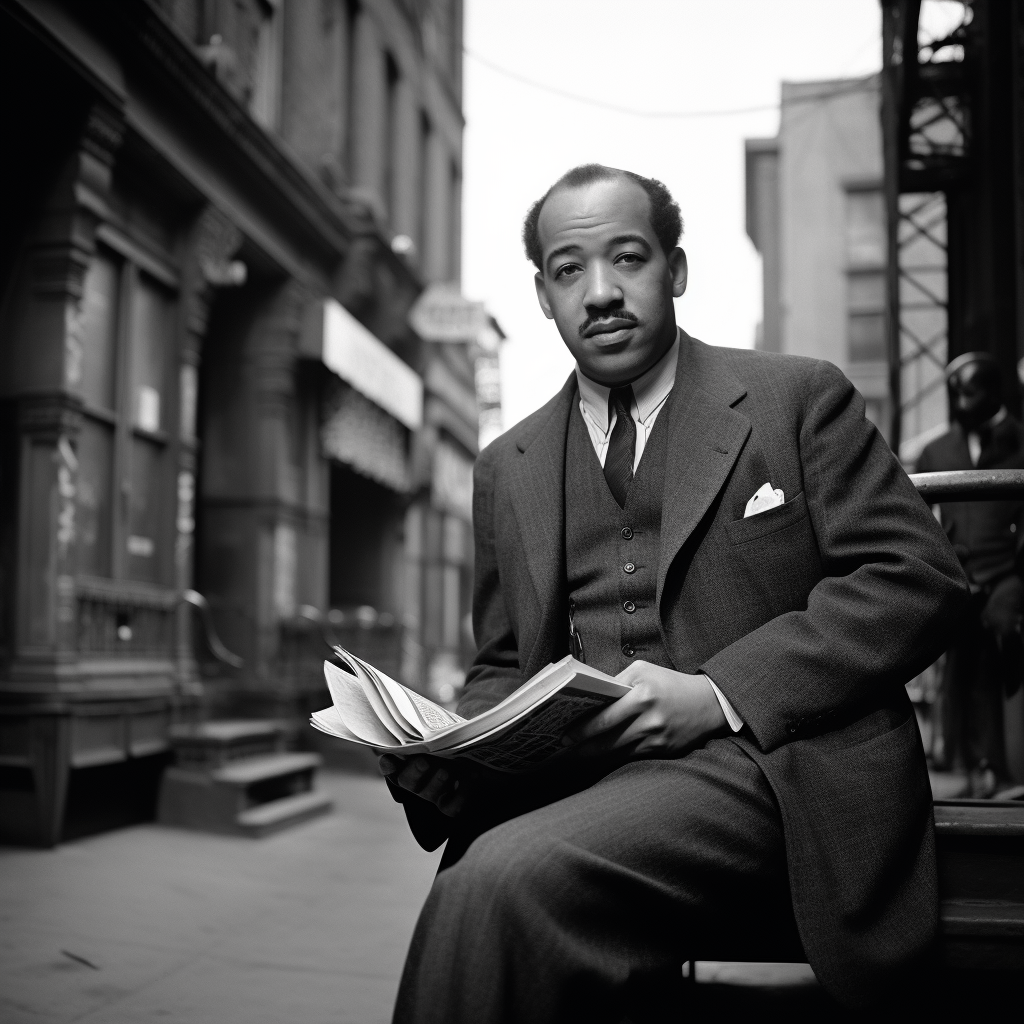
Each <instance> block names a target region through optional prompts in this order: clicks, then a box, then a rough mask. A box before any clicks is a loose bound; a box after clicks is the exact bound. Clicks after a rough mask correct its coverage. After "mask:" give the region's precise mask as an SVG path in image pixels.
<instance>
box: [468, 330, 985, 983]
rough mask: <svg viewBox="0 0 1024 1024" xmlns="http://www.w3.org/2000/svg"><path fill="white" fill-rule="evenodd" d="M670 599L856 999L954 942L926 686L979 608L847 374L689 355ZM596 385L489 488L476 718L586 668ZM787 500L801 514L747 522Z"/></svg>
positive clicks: (712, 353)
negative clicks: (944, 898) (573, 417)
mask: <svg viewBox="0 0 1024 1024" xmlns="http://www.w3.org/2000/svg"><path fill="white" fill-rule="evenodd" d="M675 389H676V391H675V395H674V397H673V400H672V403H671V406H670V407H669V408H670V409H671V414H670V421H669V424H668V426H669V438H668V455H667V458H666V468H665V481H664V504H663V511H662V531H661V551H660V557H659V562H658V578H657V600H658V605H659V611H660V617H661V628H662V632H663V638H664V644H665V649H666V651H667V652H668V654H669V656H670V658H671V660H672V663H673V665H674V666H675V667H676V669H677V670H679V671H683V672H697V671H704V672H706V673H707V674H708V675H709V676H710V677H711V678H712V679H713V680H714V681H715V683H716V684H717V685H718V686H719V687H720V688H721V690H722V691H723V692H724V693H725V695H726V696H727V697H728V699H729V700H730V702H731V703H732V705H733V707H734V708H735V709H736V711H737V712H738V713H739V715H740V716H741V717H742V719H743V721H744V723H746V725H745V728H744V730H743V732H742V733H741V734H740V738H739V742H740V743H741V744H742V745H743V746H744V748H745V749H746V750H747V751H748V753H749V754H750V756H751V757H752V758H753V759H754V760H755V761H756V762H757V763H758V764H759V765H760V766H761V768H762V770H763V772H764V774H765V776H766V777H767V779H768V781H769V782H770V784H771V786H772V787H773V789H774V791H775V794H776V797H777V799H778V803H779V807H780V809H781V814H782V820H783V826H784V830H785V836H786V849H787V857H788V865H789V875H790V883H791V889H792V896H793V906H794V911H795V914H796V918H797V922H798V925H799V929H800V935H801V939H802V942H803V944H804V948H805V950H806V952H807V955H808V957H809V959H810V961H811V963H812V964H813V966H814V968H815V970H816V972H817V973H818V976H819V978H820V979H821V980H822V982H823V983H824V984H826V985H827V986H828V987H829V988H830V989H831V990H832V991H833V992H834V993H835V994H837V995H840V996H841V997H843V998H845V999H847V1000H850V1001H853V1002H857V1001H861V1000H863V999H864V997H865V996H866V995H869V994H870V993H871V992H872V991H874V990H875V989H876V986H877V985H879V984H880V983H882V982H883V981H885V980H888V978H889V977H891V975H892V973H893V972H894V971H898V970H899V969H900V968H901V967H903V966H905V965H906V964H907V963H908V962H910V960H912V959H913V958H914V957H915V956H916V955H917V954H918V953H920V952H921V951H922V950H923V949H925V948H926V947H927V946H928V945H929V943H930V942H931V940H932V939H933V937H934V934H935V931H936V928H937V896H936V876H935V858H934V837H933V830H932V828H933V827H932V809H931V793H930V789H929V784H928V776H927V772H926V768H925V762H924V756H923V751H922V748H921V741H920V738H919V735H918V730H917V724H916V720H915V718H914V714H913V710H912V708H911V706H910V703H909V700H908V699H907V696H906V691H905V689H904V684H905V683H906V682H907V681H908V680H909V679H910V678H911V677H912V676H913V675H914V674H916V673H917V672H919V671H920V670H922V669H923V668H924V667H925V666H926V665H928V664H929V663H930V662H931V661H932V660H934V658H935V657H936V656H937V655H938V654H939V652H940V651H941V649H942V647H943V635H944V633H945V631H946V630H947V629H948V628H949V627H950V625H951V624H952V622H953V621H954V619H955V618H956V616H957V614H958V612H959V611H960V610H961V608H962V607H963V605H964V603H965V601H966V597H967V590H966V586H965V580H964V576H963V572H962V570H961V569H960V566H959V564H958V563H957V560H956V558H955V557H954V555H953V552H952V551H951V550H950V547H949V544H948V542H947V541H946V538H945V537H944V535H943V533H942V531H941V529H940V528H939V526H938V524H937V523H936V522H935V520H934V518H933V517H932V515H931V514H930V512H929V510H928V508H927V506H926V505H925V503H924V502H923V501H922V500H921V498H920V497H919V496H918V494H917V493H916V491H915V490H914V487H913V485H912V484H911V483H910V481H909V480H908V478H907V476H906V474H905V473H904V471H903V470H902V468H901V467H900V466H899V464H898V463H897V461H896V460H895V458H894V457H893V456H892V454H891V453H890V451H889V449H888V447H887V445H886V444H885V442H884V441H883V439H882V438H881V437H880V436H879V435H878V433H877V432H876V431H875V429H874V428H873V427H872V426H871V425H870V424H869V423H868V422H867V421H866V420H865V419H864V403H863V400H862V399H861V397H860V395H859V394H858V393H857V392H856V391H855V390H854V388H853V386H852V385H851V384H850V383H849V381H848V380H846V378H845V377H844V376H843V375H842V373H840V371H839V370H837V369H836V368H835V367H834V366H832V365H831V364H828V363H824V362H819V361H816V360H810V359H803V358H796V357H789V356H780V355H774V354H768V353H761V352H752V351H747V350H738V349H727V348H717V347H712V346H708V345H704V344H703V343H701V342H699V341H696V340H693V339H691V338H689V337H687V336H686V335H685V334H684V335H683V339H682V345H681V348H680V354H679V364H678V371H677V377H676V384H675ZM576 400H577V399H576V385H575V378H574V377H570V379H569V380H568V381H567V382H566V384H565V386H564V387H563V388H562V390H561V391H560V392H559V394H558V395H556V396H555V398H553V399H552V400H551V401H550V402H548V403H547V405H545V406H544V407H543V408H541V409H540V410H538V411H537V412H536V413H534V414H533V415H532V416H530V417H528V418H527V419H525V420H524V421H522V422H521V423H519V424H517V425H516V426H515V427H513V428H512V429H511V430H509V431H508V432H507V433H505V434H504V435H503V436H502V437H500V438H498V440H497V441H495V442H494V443H493V444H492V445H490V446H489V447H488V448H487V449H486V450H485V451H484V452H483V453H482V454H481V456H480V458H479V460H478V462H477V466H476V475H475V492H474V529H475V534H476V589H475V596H474V630H475V634H476V638H477V643H478V644H479V648H480V650H479V654H478V655H477V658H476V661H475V663H474V665H473V667H472V668H471V670H470V672H469V675H468V679H467V684H466V689H465V692H464V695H463V697H462V699H461V701H460V703H459V711H460V713H461V714H464V715H467V716H472V715H476V714H479V713H480V712H482V711H483V710H484V709H486V708H488V707H490V706H492V705H493V704H495V703H497V702H498V701H499V700H501V699H502V698H504V697H505V696H507V695H508V694H509V693H510V692H511V691H512V690H514V689H515V688H516V687H517V686H519V685H520V683H522V682H523V681H524V680H526V679H528V678H529V677H530V676H532V675H533V674H534V673H535V672H537V671H539V670H540V669H541V668H543V667H544V666H545V665H547V664H548V663H549V662H550V661H553V660H556V659H558V658H561V657H563V656H564V655H565V654H566V653H567V650H568V647H567V640H568V634H567V604H568V597H567V593H566V572H565V551H564V545H565V542H564V537H565V522H564V518H565V509H564V496H563V495H564V492H563V479H564V464H565V449H566V432H567V426H568V422H569V415H570V412H571V410H572V407H573V405H574V403H575V402H576ZM766 481H770V482H771V484H772V485H773V486H774V487H781V488H783V490H784V492H785V496H786V502H785V504H784V505H782V506H781V507H778V508H775V509H772V510H770V511H768V512H764V513H761V514H760V515H757V516H753V517H751V518H748V519H744V518H743V512H744V508H745V505H746V502H747V500H748V499H749V498H750V497H751V495H753V494H754V492H755V491H756V490H757V489H758V488H759V487H760V486H761V485H762V484H764V483H765V482H766Z"/></svg>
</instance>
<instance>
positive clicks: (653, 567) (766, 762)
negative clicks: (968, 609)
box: [382, 165, 966, 1022]
mask: <svg viewBox="0 0 1024 1024" xmlns="http://www.w3.org/2000/svg"><path fill="white" fill-rule="evenodd" d="M681 229H682V224H681V220H680V217H679V210H678V207H677V206H676V204H675V203H674V202H673V200H672V198H671V196H669V194H668V192H667V190H666V189H665V188H664V186H663V185H661V184H660V183H658V182H656V181H653V180H649V179H645V178H641V177H639V176H638V175H634V174H631V173H628V172H624V171H619V170H615V169H613V168H607V167H602V166H599V165H587V166H584V167H580V168H576V169H575V170H573V171H570V172H569V173H568V174H566V175H565V176H564V177H563V178H562V179H560V180H559V181H558V182H557V183H556V184H555V185H554V186H553V187H552V189H551V190H550V191H549V192H548V193H547V194H546V195H545V196H544V197H543V198H542V199H541V200H540V201H539V202H538V203H537V204H536V205H535V206H534V208H533V209H532V210H531V212H530V214H529V216H528V217H527V221H526V227H525V230H524V240H525V243H526V248H527V253H528V256H529V257H530V258H531V259H532V260H533V262H534V263H535V265H536V266H537V274H536V285H537V296H538V299H539V301H540V305H541V309H542V310H543V312H544V314H545V315H546V316H548V317H550V318H552V319H554V321H555V324H556V325H557V327H558V330H559V333H560V335H561V337H562V339H563V340H564V342H565V344H566V345H567V346H568V348H569V350H570V351H571V352H572V354H573V355H574V357H575V358H576V362H577V369H576V372H575V373H573V374H572V375H571V376H570V378H569V379H568V380H567V381H566V383H565V385H564V386H563V387H562V390H561V391H560V393H559V394H558V395H556V396H555V398H554V399H552V400H551V401H550V402H549V403H548V404H547V405H545V406H544V407H543V408H542V409H540V410H539V411H538V412H536V413H534V414H533V415H532V416H530V417H528V418H527V419H526V420H524V421H523V422H521V423H520V424H518V425H517V426H515V427H513V428H512V429H511V430H509V431H508V432H507V433H506V434H505V435H503V436H502V437H501V438H499V439H498V440H497V441H496V442H495V443H494V444H492V445H491V446H490V447H489V448H488V449H487V450H486V451H484V452H483V453H482V455H481V456H480V458H479V460H478V462H477V467H476V476H475V491H474V530H475V537H476V587H475V595H474V629H475V633H476V638H477V642H478V644H479V649H480V650H479V654H478V655H477V658H476V661H475V663H474V665H473V667H472V669H471V671H470V673H469V677H468V680H467V685H466V689H465V693H464V695H463V697H462V698H461V701H460V704H459V710H460V712H461V713H462V714H464V715H469V716H472V715H475V714H479V713H480V712H481V711H482V710H484V709H485V708H487V707H490V706H492V705H493V704H495V703H496V702H498V701H499V700H501V699H502V698H503V697H505V696H506V695H507V694H509V693H511V692H512V691H513V690H514V689H515V688H516V687H517V686H519V685H520V684H521V683H522V682H523V681H524V680H526V679H528V678H529V677H530V676H532V675H533V674H534V673H535V672H537V671H538V670H539V669H541V668H542V667H544V665H546V664H547V663H549V662H551V661H553V660H555V659H558V658H561V657H563V656H564V655H565V654H566V653H567V652H568V651H569V644H570V632H569V630H570V622H571V624H572V629H573V633H574V634H578V636H579V637H580V638H581V639H582V644H583V648H584V653H585V656H586V658H587V660H588V662H590V663H591V664H594V665H596V666H597V667H598V668H601V669H603V670H605V671H608V672H612V673H617V674H618V675H619V677H620V678H621V679H623V680H625V681H627V682H629V683H630V684H632V685H633V690H632V692H631V693H630V694H629V695H627V696H626V697H623V698H622V699H621V700H619V701H618V702H616V703H615V704H613V705H611V706H610V707H608V708H607V709H605V710H604V711H602V712H600V713H599V714H597V716H596V717H595V718H593V719H592V720H591V721H589V722H588V723H587V724H585V725H583V726H580V727H577V729H576V731H575V732H574V733H573V734H572V735H570V736H569V737H567V741H568V743H569V744H570V745H569V746H568V747H567V750H566V753H565V755H564V760H563V763H562V764H561V765H558V766H556V767H554V768H552V769H551V770H550V771H548V772H547V773H545V774H544V775H542V776H541V778H540V781H533V782H527V783H519V784H516V783H506V784H499V783H495V782H494V781H493V780H487V779H480V778H477V777H476V776H475V775H473V774H472V773H471V772H470V771H469V769H468V768H465V767H461V766H460V764H459V763H458V762H437V761H434V762H431V761H429V760H428V759H423V758H414V759H411V760H409V761H408V762H405V763H402V762H399V761H398V760H397V759H393V758H385V759H382V769H383V770H384V772H385V773H386V774H388V775H389V776H390V779H389V781H390V782H391V784H392V786H393V788H394V791H395V792H396V793H398V794H399V797H400V798H401V799H403V800H404V802H405V803H406V809H407V812H408V814H409V818H410V821H411V822H412V824H413V827H414V830H416V832H417V834H418V836H419V837H420V838H421V841H423V842H424V843H425V844H426V845H430V844H431V843H433V844H434V845H436V844H437V843H439V842H440V840H441V837H442V836H443V834H444V833H445V832H447V833H449V834H450V836H451V838H450V839H449V844H448V848H447V850H446V852H445V857H444V859H443V860H442V866H441V870H440V871H439V872H438V875H437V878H436V880H435V882H434V886H433V888H432V890H431V893H430V895H429V897H428V899H427V902H426V905H425V907H424V909H423V912H422V914H421V916H420V920H419V923H418V925H417V928H416V932H415V935H414V937H413V940H412V946H411V948H410V952H409V957H408V960H407V962H406V967H405V972H404V976H403V979H402V985H401V988H400V991H399V995H398V1003H397V1007H396V1011H395V1020H396V1021H399V1022H411V1021H416V1022H426V1021H438V1022H440V1021H446V1022H463V1021H464V1022H470V1021H473V1022H492V1021H531V1022H548V1021H550V1022H554V1021H567V1020H587V1021H605V1020H607V1021H618V1020H621V1019H622V1018H623V1017H625V1016H627V1015H628V1016H630V1017H631V1018H632V1019H634V1020H639V1019H659V1017H658V1014H662V1015H663V1014H664V1013H666V1012H667V1010H665V1004H666V1002H667V1004H668V1006H669V1007H671V1006H673V1005H674V1006H675V1009H676V1010H677V1011H679V1010H680V1009H681V1006H682V1004H681V1003H679V1002H678V997H679V992H678V991H677V990H676V988H675V985H676V983H677V982H678V979H679V978H680V965H681V962H682V961H683V960H684V959H686V958H687V957H703V958H711V959H714V958H719V959H736V958H742V957H743V956H747V955H751V956H756V958H757V959H762V960H763V959H769V960H770V959H779V958H781V957H782V955H783V953H790V951H792V950H794V949H796V950H798V949H799V948H800V945H801V944H802V948H803V950H805V951H806V955H807V957H808V959H809V960H810V963H811V964H812V966H813V967H814V969H815V971H816V973H817V975H818V977H819V979H820V980H821V981H822V983H823V984H824V985H825V987H826V988H827V989H828V990H829V991H830V992H832V993H833V994H835V995H836V996H837V997H839V998H840V999H841V1000H843V1001H845V1002H847V1003H849V1004H851V1005H855V1004H860V1003H869V1002H872V1001H874V1000H875V999H877V998H880V997H881V995H882V993H883V992H884V991H885V990H886V988H887V986H889V985H890V984H891V983H893V982H894V980H897V979H899V978H900V977H901V975H903V974H905V973H906V972H907V971H909V970H910V968H911V967H912V966H913V965H915V964H916V963H918V962H919V960H920V959H921V958H922V956H923V955H924V954H925V953H926V951H927V949H928V946H929V944H930V943H931V941H932V939H933V936H934V934H935V930H936V918H937V900H936V881H935V864H934V843H933V834H932V814H931V803H930V793H929V786H928V777H927V774H926V771H925V766H924V758H923V752H922V749H921V743H920V738H919V736H918V732H917V726H916V722H915V719H914V716H913V713H912V709H911V706H910V704H909V701H908V699H907V696H906V692H905V689H904V683H905V682H906V681H907V679H909V678H910V677H911V676H912V675H913V674H915V673H916V672H918V671H920V670H921V669H922V668H923V667H924V666H925V665H927V664H928V663H929V662H930V661H931V660H932V659H933V658H934V657H935V656H936V654H937V653H938V650H939V649H940V647H941V644H942V636H943V633H944V631H945V630H947V629H948V628H949V627H950V625H951V624H952V622H953V621H954V619H955V617H956V615H957V613H958V612H959V611H960V609H961V607H962V605H963V601H964V598H965V596H966V588H965V585H964V579H963V573H962V571H961V569H960V567H959V565H958V563H957V561H956V558H955V557H954V555H953V553H952V552H951V551H950V549H949V545H948V542H947V541H946V539H945V537H944V536H943V534H942V531H941V530H940V529H939V527H938V524H937V523H936V522H935V520H934V519H933V517H932V516H931V515H930V514H929V512H928V509H927V507H926V506H925V505H924V503H923V502H922V501H921V499H920V498H919V497H918V495H917V494H916V492H915V491H914V488H913V486H912V485H911V484H910V482H909V480H908V479H907V477H906V475H905V474H904V472H903V471H902V469H901V468H900V467H899V465H898V463H897V462H896V461H895V459H894V458H893V457H892V455H891V454H890V453H889V451H888V449H887V447H886V445H885V443H884V442H883V440H882V439H881V438H880V437H879V435H878V434H877V433H876V432H875V430H874V428H873V427H871V425H870V424H868V423H867V422H866V421H865V419H864V415H863V408H864V404H863V401H862V400H861V398H860V396H859V395H858V394H857V393H856V392H855V391H854V389H853V388H852V386H851V385H850V384H849V382H848V381H847V380H846V379H845V378H844V377H843V376H842V374H841V373H839V371H838V370H836V369H835V368H834V367H832V366H830V365H829V364H827V363H821V362H816V361H813V360H807V359H795V358H787V357H782V356H778V355H769V354H765V353H757V352H749V351H741V350H731V349H723V348H713V347H710V346H707V345H704V344H702V343H701V342H699V341H696V340H695V339H692V338H690V337H689V336H688V335H686V334H685V333H684V332H682V331H681V330H679V329H677V327H676V324H675V316H674V308H673V301H672V300H673V297H675V296H679V295H682V294H683V291H684V289H685V287H686V276H687V265H686V256H685V254H684V253H683V251H682V249H680V248H678V245H677V243H678V240H679V236H680V233H681ZM445 822H447V823H448V824H447V825H445V824H444V823H445ZM797 936H799V943H798V942H797ZM766 950H769V951H771V952H772V953H774V954H775V955H774V956H773V955H770V954H769V955H766V953H765V951H766ZM748 951H749V952H748ZM659 1000H660V1001H661V1002H660V1003H659ZM673 1001H675V1002H673ZM659 1005H660V1007H661V1008H660V1009H658V1007H659Z"/></svg>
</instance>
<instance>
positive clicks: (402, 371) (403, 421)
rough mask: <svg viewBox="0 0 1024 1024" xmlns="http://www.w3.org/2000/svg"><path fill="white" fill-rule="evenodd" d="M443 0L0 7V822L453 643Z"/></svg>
mask: <svg viewBox="0 0 1024 1024" xmlns="http://www.w3.org/2000/svg"><path fill="white" fill-rule="evenodd" d="M461 19H462V11H461V3H460V2H459V0H359V2H357V0H317V2H312V0H310V2H306V0H159V2H158V0H120V2H115V0H96V2H94V3H89V4H80V3H75V2H72V0H67V2H64V0H56V2H45V3H44V2H42V0H3V2H2V3H0V68H2V70H0V76H2V78H3V84H4V87H5V88H4V89H3V96H4V99H3V100H2V101H0V102H3V104H4V110H5V114H6V120H7V123H8V125H9V129H10V131H9V143H10V149H9V151H8V152H9V153H10V154H11V159H9V160H8V161H7V164H8V166H7V169H6V174H7V176H8V192H7V194H8V196H13V197H16V200H17V201H16V202H14V203H9V204H7V210H6V211H5V213H4V214H3V216H4V218H5V224H4V230H3V232H2V236H0V247H2V248H0V416H2V424H3V426H2V443H0V830H2V831H3V833H4V834H5V836H7V837H8V838H15V839H22V840H28V841H35V842H42V843H53V842H55V841H57V840H58V839H59V837H60V835H61V833H62V828H63V823H64V819H65V814H66V804H67V793H68V789H69V785H70V786H71V789H72V791H74V787H75V780H76V779H80V778H85V777H86V774H85V773H88V772H89V771H90V770H93V769H98V768H99V767H101V766H110V765H122V766H123V767H124V768H125V771H126V772H127V773H128V775H132V773H134V775H132V777H134V778H136V779H137V778H139V777H142V776H144V775H145V774H146V773H147V772H152V769H153V766H154V765H159V764H160V763H161V760H160V759H161V758H163V757H164V756H165V752H166V749H167V736H168V729H169V727H170V726H171V724H172V723H173V722H174V721H177V720H181V719H182V717H189V716H192V717H197V716H208V717H209V716H213V717H225V716H271V717H274V718H278V719H281V720H283V721H286V722H288V723H290V725H291V726H292V733H293V738H294V739H295V740H296V741H297V742H303V741H304V737H305V730H304V728H303V726H302V723H303V722H304V720H305V718H306V717H307V715H308V712H309V710H310V709H312V708H315V707H318V706H321V705H322V704H323V703H324V702H325V700H326V695H325V689H324V687H323V681H322V672H321V667H320V666H321V665H322V661H323V657H324V655H325V653H326V652H327V647H326V645H325V640H326V641H336V642H341V643H343V644H344V645H345V646H347V647H350V648H351V649H353V650H355V651H356V652H357V653H360V654H362V655H363V656H366V657H368V658H370V659H371V660H374V661H375V663H377V664H379V665H380V666H381V667H382V668H384V669H385V670H386V671H389V672H392V673H393V674H395V675H396V676H401V677H402V678H403V681H405V682H408V683H410V684H412V685H414V686H418V687H420V688H422V689H424V690H429V691H430V692H432V694H433V695H435V696H441V697H442V698H444V697H450V696H451V694H452V693H454V690H455V689H456V688H457V686H458V685H459V683H460V680H461V673H462V671H463V669H464V667H465V664H466V659H467V658H468V657H469V656H470V655H471V653H472V637H471V635H470V633H469V632H468V630H467V628H466V612H467V611H468V606H469V594H468V591H469V582H468V581H469V575H470V573H471V551H472V545H471V536H470V524H469V518H470V514H469V493H470V490H471V470H472V462H473V458H474V457H475V455H476V452H477V439H478V437H477V428H478V424H477V405H476V389H475V380H474V359H475V355H476V351H475V349H474V348H473V346H472V345H471V344H469V343H468V342H463V343H453V344H451V345H446V346H439V345H436V344H433V343H428V342H425V341H424V339H423V338H422V337H421V336H420V335H419V334H418V333H417V332H416V331H415V330H414V329H413V327H412V326H411V325H410V321H409V312H410V309H411V308H412V306H413V304H414V302H415V301H416V299H417V296H418V295H419V294H420V292H421V291H422V289H423V287H424V285H425V284H428V283H430V282H444V283H447V284H449V285H451V286H453V287H457V283H458V278H459V242H460V222H459V218H460V207H461V184H460V181H461V137H462V128H463V120H462V114H461V53H462V45H461V32H462V24H461Z"/></svg>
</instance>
